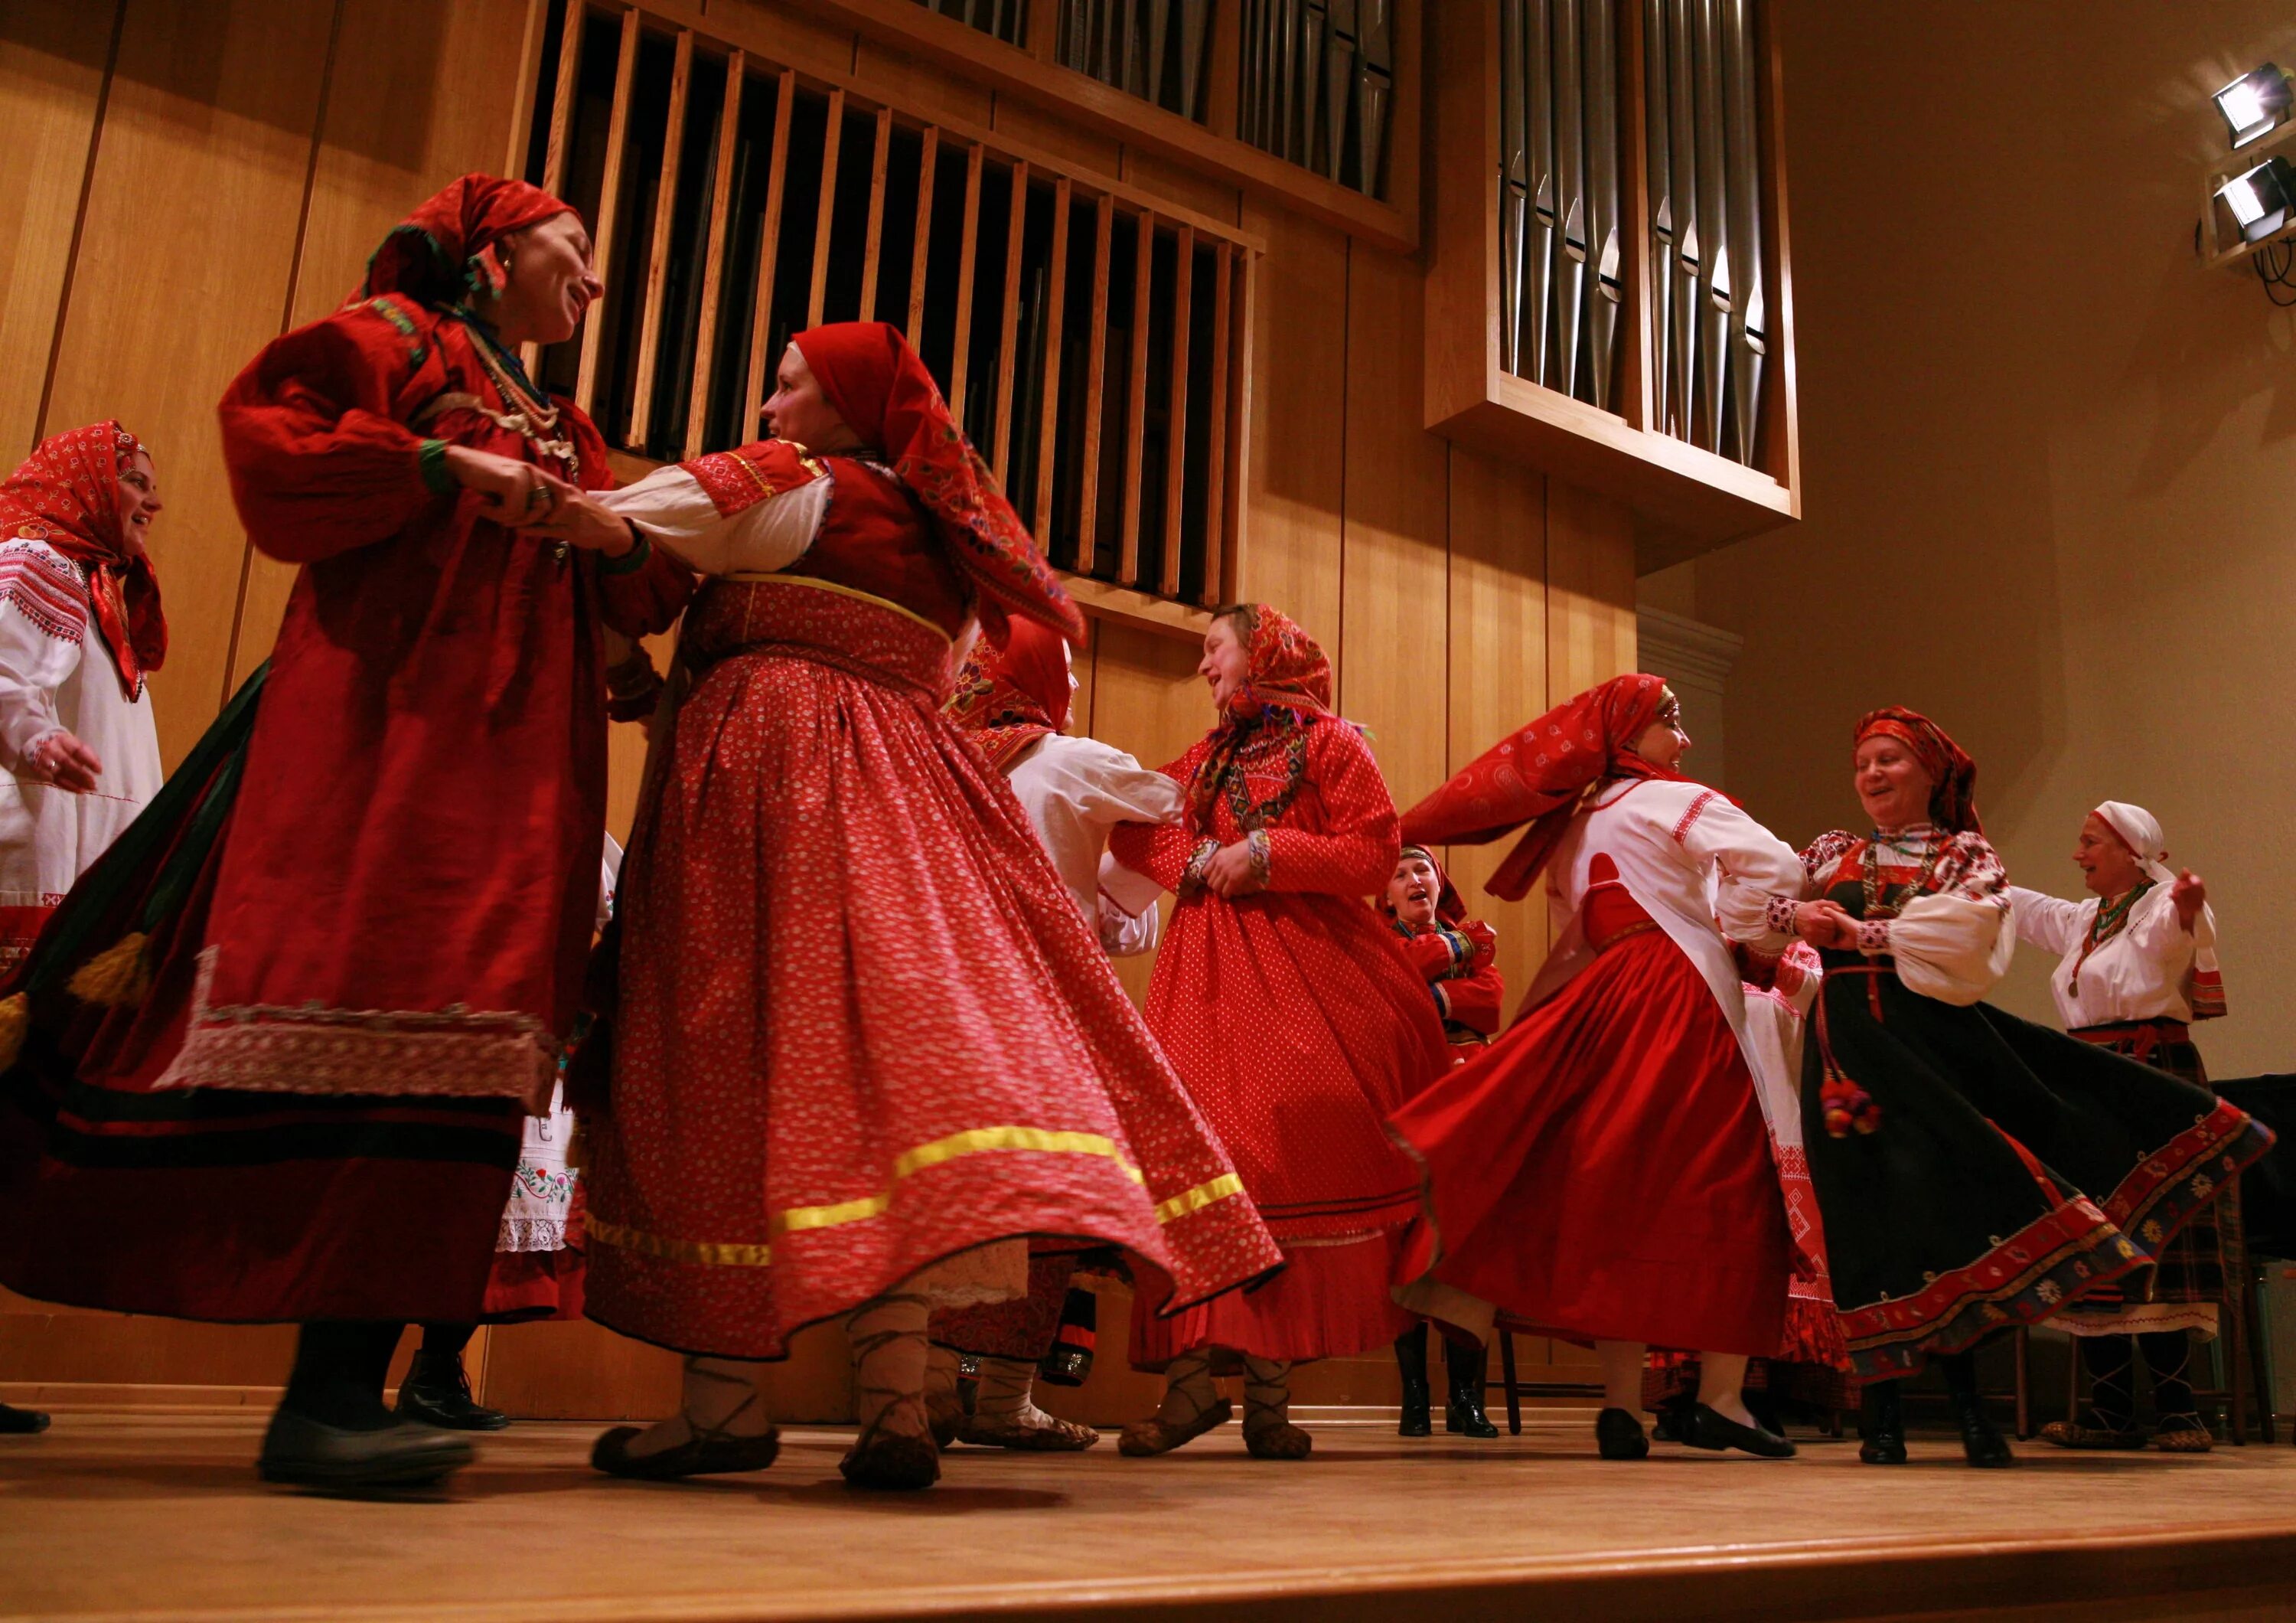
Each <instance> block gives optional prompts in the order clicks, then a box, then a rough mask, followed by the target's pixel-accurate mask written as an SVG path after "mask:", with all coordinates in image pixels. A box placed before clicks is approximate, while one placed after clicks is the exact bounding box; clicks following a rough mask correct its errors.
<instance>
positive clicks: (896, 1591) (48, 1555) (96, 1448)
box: [0, 1413, 2296, 1623]
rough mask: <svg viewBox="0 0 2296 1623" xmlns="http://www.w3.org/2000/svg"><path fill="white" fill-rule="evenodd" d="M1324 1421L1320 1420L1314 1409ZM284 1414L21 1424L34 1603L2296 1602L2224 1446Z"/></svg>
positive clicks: (1529, 1612) (750, 1615) (454, 1618)
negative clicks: (430, 1486) (903, 1434)
mask: <svg viewBox="0 0 2296 1623" xmlns="http://www.w3.org/2000/svg"><path fill="white" fill-rule="evenodd" d="M1302 1418H1312V1417H1307V1416H1303V1417H1302ZM260 1427H261V1421H260V1418H259V1417H257V1416H251V1415H248V1414H245V1413H230V1414H225V1413H199V1414H151V1413H144V1414H128V1413H65V1414H60V1415H59V1416H58V1417H57V1420H56V1424H55V1427H54V1429H53V1430H51V1431H50V1432H48V1433H47V1434H46V1435H45V1436H43V1437H39V1438H0V1616H4V1617H6V1618H9V1619H31V1618H37V1619H71V1620H73V1623H93V1620H94V1619H116V1620H125V1619H160V1618H169V1619H202V1620H204V1619H225V1618H254V1619H265V1620H266V1623H288V1620H290V1619H447V1620H450V1623H478V1620H482V1619H483V1620H487V1623H496V1620H499V1623H513V1620H515V1623H578V1620H588V1619H648V1620H653V1623H669V1620H678V1623H685V1620H688V1619H813V1618H821V1619H874V1618H888V1619H890V1618H929V1617H931V1618H937V1617H955V1616H981V1615H989V1614H993V1615H996V1616H998V1617H1009V1618H1038V1617H1072V1616H1073V1617H1092V1618H1110V1619H1150V1618H1156V1619H1171V1618H1177V1617H1185V1616H1194V1617H1207V1618H1218V1619H1255V1620H1257V1619H1314V1623H1355V1620H1357V1619H1418V1618H1427V1619H1443V1620H1444V1623H1461V1620H1463V1619H1478V1618H1503V1617H1504V1618H1524V1617H1542V1618H1543V1617H1562V1618H1568V1619H1595V1618H1606V1619H1607V1618H1628V1619H1633V1618H1661V1617H1663V1618H1684V1617H1702V1616H1722V1617H1743V1618H1748V1619H1751V1618H1757V1617H1759V1618H1761V1619H1768V1620H1770V1623H1775V1620H1777V1619H1794V1618H1841V1617H1860V1618H1866V1617H1886V1616H1915V1615H1922V1616H1931V1617H1935V1616H1940V1615H1961V1614H1964V1613H1968V1614H1975V1613H1978V1612H1980V1611H1981V1612H1989V1613H1990V1612H1994V1611H1996V1610H1997V1608H1999V1607H2000V1606H2002V1605H2003V1604H2005V1603H2009V1602H2018V1603H2026V1604H2030V1605H2032V1606H2033V1607H2035V1608H2037V1610H2034V1611H2030V1612H2025V1613H2021V1615H2027V1616H2031V1617H2036V1618H2051V1619H2056V1618H2064V1619H2072V1618H2079V1619H2082V1620H2083V1623H2099V1620H2100V1619H2126V1618H2136V1617H2152V1616H2177V1617H2186V1618H2191V1617H2210V1618H2219V1619H2230V1618H2235V1617H2240V1618H2248V1617H2267V1616H2287V1615H2289V1608H2290V1606H2291V1605H2292V1604H2296V1599H2292V1597H2296V1449H2292V1448H2289V1447H2287V1446H2279V1447H2267V1446H2253V1445H2252V1446H2249V1447H2247V1448H2242V1449H2235V1448H2224V1449H2219V1450H2218V1452H2217V1453H2216V1454H2211V1455H2207V1456H2201V1457H2169V1456H2165V1455H2161V1454H2149V1453H2148V1454H2131V1455H2097V1454H2065V1453H2062V1452H2059V1451H2056V1450H2052V1449H2048V1448H2046V1447H2045V1446H2040V1445H2038V1444H2036V1445H2029V1446H2026V1447H2025V1448H2024V1449H2023V1458H2022V1460H2021V1463H2020V1465H2019V1466H2018V1468H2017V1469H2015V1470H2013V1471H1997V1472H1978V1471H1969V1470H1967V1469H1966V1468H1965V1467H1964V1466H1963V1465H1961V1464H1960V1463H1959V1450H1958V1446H1956V1445H1955V1444H1953V1443H1951V1442H1948V1441H1947V1440H1945V1439H1943V1438H1939V1439H1935V1440H1923V1441H1917V1442H1916V1444H1915V1461H1914V1462H1913V1463H1912V1464H1911V1465H1909V1466H1907V1467H1905V1468H1903V1469H1899V1470H1895V1471H1890V1470H1881V1469H1876V1468H1874V1467H1870V1466H1861V1465H1860V1464H1859V1463H1858V1462H1857V1455H1856V1446H1855V1444H1854V1443H1834V1442H1825V1441H1817V1442H1811V1443H1808V1444H1806V1445H1805V1446H1804V1448H1803V1451H1802V1455H1801V1457H1800V1459H1798V1460H1794V1461H1791V1462H1762V1461H1754V1460H1748V1459H1743V1458H1741V1457H1738V1456H1730V1457H1726V1458H1725V1457H1721V1456H1715V1455H1707V1454H1693V1453H1690V1452H1687V1451H1685V1450H1682V1449H1679V1448H1675V1447H1671V1446H1664V1445H1661V1446H1659V1447H1658V1448H1657V1449H1656V1450H1655V1451H1654V1453H1653V1455H1652V1459H1651V1460H1650V1461H1648V1462H1644V1463H1642V1464H1639V1465H1621V1464H1606V1463H1604V1462H1602V1461H1599V1460H1597V1459H1595V1457H1594V1451H1593V1438H1592V1436H1591V1432H1592V1427H1591V1425H1589V1424H1588V1423H1587V1416H1586V1415H1584V1414H1580V1413H1570V1414H1552V1413H1550V1414H1548V1415H1542V1416H1538V1417H1536V1423H1535V1424H1532V1425H1530V1426H1529V1427H1527V1429H1526V1430H1525V1432H1524V1434H1523V1435H1522V1436H1521V1437H1520V1438H1500V1439H1499V1440H1498V1441H1497V1442H1491V1443H1480V1444H1479V1443H1472V1442H1467V1441H1464V1440H1456V1439H1449V1438H1443V1437H1441V1436H1438V1437H1436V1438H1432V1439H1427V1440H1420V1441H1406V1440H1403V1439H1400V1438H1397V1437H1395V1436H1394V1435H1393V1433H1392V1431H1391V1429H1390V1427H1389V1425H1387V1424H1377V1425H1374V1424H1366V1423H1360V1422H1357V1423H1332V1422H1325V1423H1322V1424H1321V1425H1320V1426H1319V1427H1318V1429H1317V1436H1316V1456H1315V1458H1314V1459H1313V1460H1311V1461H1309V1462H1305V1463H1303V1464H1272V1463H1263V1462H1258V1461H1254V1460H1251V1459H1250V1458H1249V1457H1247V1456H1246V1455H1245V1454H1244V1453H1243V1451H1242V1443H1241V1439H1240V1438H1239V1436H1238V1433H1237V1430H1236V1429H1235V1428H1234V1426H1230V1427H1228V1428H1226V1429H1225V1430H1224V1431H1223V1432H1221V1433H1218V1434H1216V1435H1215V1436H1214V1437H1213V1438H1209V1439H1206V1440H1205V1441H1203V1442H1201V1443H1199V1444H1197V1445H1196V1446H1193V1447H1192V1448H1190V1449H1187V1450H1185V1451H1183V1452H1182V1453H1180V1454H1175V1455H1172V1456H1169V1457H1168V1458H1166V1459H1163V1460H1158V1461H1136V1460H1126V1459H1122V1458H1119V1456H1118V1455H1117V1454H1116V1451H1115V1444H1114V1439H1113V1438H1109V1439H1107V1440H1105V1441H1103V1443H1102V1445H1101V1446H1099V1447H1098V1448H1095V1449H1094V1450H1093V1451H1092V1452H1090V1453H1089V1454H1082V1455H1059V1456H1046V1455H1037V1456H1025V1455H1014V1454H996V1453H988V1452H983V1451H980V1450H969V1449H959V1450H956V1451H955V1452H953V1454H951V1456H950V1457H949V1458H948V1460H947V1462H946V1463H945V1466H944V1476H943V1479H942V1482H941V1485H940V1486H939V1487H937V1488H935V1489H933V1490H932V1491H931V1492H929V1493H925V1494H921V1495H898V1496H863V1495H856V1494H853V1493H851V1492H849V1490H847V1489H846V1488H845V1487H843V1486H842V1484H841V1483H840V1480H839V1479H838V1477H837V1474H836V1463H837V1460H838V1457H839V1455H840V1453H841V1452H842V1451H843V1449H844V1447H845V1444H846V1440H847V1439H846V1437H845V1435H843V1434H840V1433H839V1432H836V1431H831V1430H815V1429H805V1430H798V1431H793V1432H791V1433H790V1434H789V1435H788V1437H787V1439H786V1446H785V1447H784V1449H783V1455H782V1459H781V1461H780V1462H778V1463H777V1464H775V1467H774V1468H773V1469H772V1470H771V1471H767V1472H764V1473H762V1474H759V1475H756V1476H750V1477H737V1478H718V1479H711V1480H709V1481H708V1482H706V1483H700V1484H683V1485H680V1484H642V1483H627V1482H618V1481H611V1480H609V1479H604V1478H602V1477H598V1476H595V1475H594V1474H593V1473H592V1472H591V1471H589V1470H588V1468H587V1466H586V1463H585V1458H586V1450H587V1448H588V1445H589V1441H590V1438H592V1436H593V1435H594V1433H595V1431H596V1430H597V1428H596V1427H594V1426H591V1425H585V1424H572V1423H564V1422H547V1423H545V1422H531V1423H522V1424H521V1425H518V1426H516V1427H514V1428H513V1429H512V1430H511V1431H509V1432H507V1433H505V1434H503V1435H501V1436H499V1437H497V1438H491V1439H488V1440H487V1441H486V1442H485V1443H483V1444H482V1448H483V1456H482V1459H481V1462H480V1464H479V1465H478V1466H477V1467H476V1468H475V1469H473V1470H471V1471H466V1472H464V1473H463V1475H462V1477H461V1478H459V1479H457V1481H456V1482H455V1484H454V1486H453V1487H451V1488H449V1489H448V1490H447V1491H445V1492H442V1493H439V1494H437V1495H432V1496H428V1497H410V1498H404V1499H399V1500H396V1501H390V1502H385V1503H358V1502H350V1501H344V1500H339V1499H330V1498H324V1497H319V1496H314V1495H304V1494H299V1493H294V1492H290V1491H285V1490H280V1489H275V1488H270V1487H266V1486H264V1485H263V1484H261V1483H260V1482H258V1480H257V1479H256V1477H255V1475H254V1472H253V1471H252V1470H251V1469H250V1460H251V1459H252V1457H253V1454H254V1453H255V1448H256V1444H257V1441H258V1436H259V1433H260Z"/></svg>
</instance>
